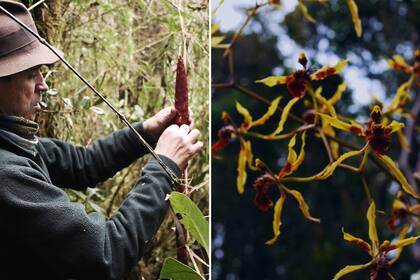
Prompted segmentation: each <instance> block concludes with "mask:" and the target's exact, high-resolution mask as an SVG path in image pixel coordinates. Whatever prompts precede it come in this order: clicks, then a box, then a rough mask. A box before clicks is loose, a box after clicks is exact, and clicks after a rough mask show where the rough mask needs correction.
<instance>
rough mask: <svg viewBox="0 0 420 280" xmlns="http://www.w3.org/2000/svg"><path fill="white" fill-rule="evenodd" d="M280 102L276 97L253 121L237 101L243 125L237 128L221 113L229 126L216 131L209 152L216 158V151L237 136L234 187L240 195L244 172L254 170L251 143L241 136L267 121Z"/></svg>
mask: <svg viewBox="0 0 420 280" xmlns="http://www.w3.org/2000/svg"><path fill="white" fill-rule="evenodd" d="M280 100H281V97H277V98H276V99H274V100H273V101H272V102H271V104H270V106H269V107H268V109H267V111H266V112H265V113H264V114H263V115H262V116H261V117H260V118H258V119H256V120H253V117H252V116H251V114H250V113H249V111H248V109H246V108H245V107H244V106H242V105H241V104H240V103H239V102H238V101H237V102H236V110H237V111H238V112H239V114H241V115H242V117H243V123H242V124H241V125H240V126H239V127H238V126H237V125H236V124H235V123H233V121H232V119H231V117H230V116H229V114H228V113H226V112H223V114H222V119H223V120H224V121H225V122H226V123H230V125H227V126H225V127H223V128H221V129H220V130H219V131H218V133H217V135H218V138H219V139H218V141H217V142H216V143H215V144H214V145H213V146H212V148H211V151H212V154H213V156H216V155H215V153H216V152H217V151H218V150H220V149H222V148H223V147H225V146H226V145H227V144H228V143H229V140H230V139H231V138H232V137H233V136H239V139H240V145H241V148H240V151H239V156H238V167H237V172H238V177H237V179H236V187H237V189H238V192H239V193H241V194H242V193H243V192H244V190H245V183H246V179H247V172H246V169H247V167H248V168H249V169H251V170H254V169H255V168H254V166H253V165H252V161H253V154H252V147H251V142H250V141H248V140H245V139H244V138H243V135H244V134H245V133H247V132H248V130H249V129H251V128H252V127H256V126H261V125H263V124H265V123H266V122H267V120H269V119H270V117H271V116H272V115H273V114H274V112H275V111H276V110H277V107H278V105H279V102H280ZM216 157H217V156H216Z"/></svg>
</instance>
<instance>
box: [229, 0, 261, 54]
mask: <svg viewBox="0 0 420 280" xmlns="http://www.w3.org/2000/svg"><path fill="white" fill-rule="evenodd" d="M265 5H268V2H267V3H263V4H258V3H257V4H256V5H255V7H254V8H252V9H250V10H249V12H248V16H247V18H246V19H245V22H244V23H243V24H242V26H241V27H240V28H239V30H238V32H236V33H235V34H234V35H233V38H232V40H231V41H230V43H229V47H228V48H227V49H226V50H225V53H224V56H226V55H228V54H229V52H230V51H231V50H232V49H233V47H234V46H235V44H236V42H237V41H238V39H239V37H240V35H241V34H242V32H243V31H244V29H245V27H246V26H247V25H248V24H249V23H250V22H251V19H252V18H253V17H254V16H255V15H256V14H257V12H258V10H259V9H260V8H261V7H263V6H265Z"/></svg>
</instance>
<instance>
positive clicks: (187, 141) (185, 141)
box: [155, 124, 203, 170]
mask: <svg viewBox="0 0 420 280" xmlns="http://www.w3.org/2000/svg"><path fill="white" fill-rule="evenodd" d="M199 136H200V132H199V131H198V130H197V129H193V130H191V128H190V127H189V126H188V125H186V124H183V125H181V126H177V125H175V124H173V125H171V126H170V127H168V128H167V129H166V130H165V131H164V132H163V133H162V135H161V136H160V138H159V141H158V142H157V145H156V149H155V152H156V153H157V154H160V155H164V156H167V157H168V158H170V159H172V160H173V161H174V162H175V163H176V164H178V166H179V167H180V168H181V169H182V170H183V169H184V168H185V167H186V166H187V163H188V160H190V159H191V158H192V157H193V156H194V155H196V154H197V153H198V152H199V151H200V150H201V149H202V148H203V142H201V141H198V137H199Z"/></svg>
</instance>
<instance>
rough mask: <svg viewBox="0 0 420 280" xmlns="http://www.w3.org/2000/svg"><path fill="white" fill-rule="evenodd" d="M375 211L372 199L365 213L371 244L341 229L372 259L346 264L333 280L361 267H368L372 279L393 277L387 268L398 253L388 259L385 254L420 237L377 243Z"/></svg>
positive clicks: (347, 239) (346, 236) (347, 238)
mask: <svg viewBox="0 0 420 280" xmlns="http://www.w3.org/2000/svg"><path fill="white" fill-rule="evenodd" d="M375 212H376V207H375V202H373V201H372V203H371V204H370V206H369V209H368V211H367V214H366V218H367V220H368V224H369V239H370V241H371V244H369V243H368V242H366V241H364V240H362V239H361V238H358V237H355V236H353V235H351V234H349V233H346V232H345V231H344V229H342V231H343V239H344V240H346V241H349V242H351V243H354V244H356V245H358V246H360V247H361V248H362V249H364V250H365V251H367V252H368V254H369V255H370V256H371V258H372V260H371V261H370V262H368V263H366V264H362V265H348V266H346V267H344V268H343V269H341V270H340V271H339V272H338V273H337V274H336V275H335V276H334V278H333V280H338V279H340V278H341V277H342V276H344V275H347V274H349V273H351V272H353V271H356V270H362V269H369V271H370V279H372V280H379V279H385V278H379V277H389V278H390V279H394V278H393V277H392V275H391V274H390V272H389V269H390V267H391V265H392V264H393V263H394V262H395V261H396V260H397V259H398V257H399V254H398V256H397V257H394V258H393V259H392V260H390V261H389V260H388V259H387V254H388V253H389V252H390V251H392V250H396V249H401V250H402V248H403V247H405V246H408V245H411V244H414V243H416V241H417V239H419V238H420V235H418V236H416V237H410V238H400V240H399V241H397V242H394V243H391V242H390V241H388V240H385V241H384V242H382V244H381V245H379V241H378V233H377V231H376V224H375V218H376V215H375Z"/></svg>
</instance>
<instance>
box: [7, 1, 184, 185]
mask: <svg viewBox="0 0 420 280" xmlns="http://www.w3.org/2000/svg"><path fill="white" fill-rule="evenodd" d="M0 10H1V11H3V12H4V13H5V14H6V15H7V16H9V17H10V18H11V19H13V20H14V21H15V22H16V23H18V24H19V25H20V26H22V27H23V28H24V29H25V30H26V31H28V32H29V33H31V34H32V35H33V36H34V37H35V38H36V39H38V41H39V42H40V43H41V44H43V45H45V46H46V47H47V48H48V49H49V50H50V51H51V52H53V53H54V54H55V55H56V56H57V57H58V58H59V59H60V60H61V61H62V62H63V63H64V64H65V65H66V66H67V67H68V68H69V69H70V70H71V71H72V72H73V73H74V74H75V75H76V76H77V77H78V78H79V79H80V80H81V81H82V82H83V83H85V85H86V86H87V87H89V88H90V89H91V90H92V91H93V92H94V93H95V94H96V95H97V96H98V97H99V98H100V99H101V100H102V101H103V102H104V103H105V104H106V105H108V107H109V108H110V109H111V110H112V111H114V113H115V114H116V115H117V116H118V118H119V119H120V120H121V122H122V123H124V124H125V125H126V126H127V127H128V128H129V129H130V130H131V131H132V132H133V133H134V134H135V135H136V137H137V138H138V140H139V141H140V143H141V144H142V145H143V146H144V147H145V148H146V149H147V150H148V151H149V152H150V153H151V155H152V156H153V157H154V158H155V159H156V160H157V161H158V163H159V165H160V166H161V167H162V168H163V170H164V171H165V172H166V174H168V176H169V178H170V180H171V183H172V185H173V186H174V188H175V187H176V185H178V184H179V181H180V180H179V178H178V177H177V176H176V175H175V174H174V173H173V171H172V170H171V169H170V168H169V167H168V166H166V164H165V163H164V162H163V161H162V160H161V159H160V157H159V156H158V155H157V154H156V153H155V151H154V150H153V148H152V147H151V146H150V145H149V144H148V143H147V142H146V140H144V138H143V137H142V136H141V135H140V133H138V131H137V130H135V129H134V127H133V126H132V125H131V124H130V123H129V122H128V120H127V119H126V117H125V116H124V115H123V114H122V113H120V112H119V111H118V110H117V109H116V108H115V107H114V106H113V105H112V104H111V103H110V102H109V101H108V100H107V99H106V98H105V97H104V96H103V95H102V94H101V93H99V91H97V90H96V89H95V88H94V87H93V86H92V85H91V84H90V83H89V82H88V81H87V80H86V79H85V78H84V77H83V76H82V75H81V74H79V72H78V71H77V70H76V69H75V68H74V67H73V66H71V65H70V63H69V62H67V60H66V59H65V58H63V57H61V56H60V54H59V53H58V52H57V51H56V50H55V49H54V48H53V47H52V46H51V45H50V44H49V43H48V42H47V41H46V40H45V39H44V38H42V37H41V36H39V35H38V34H37V33H36V32H35V31H33V30H32V29H30V28H29V27H28V26H27V25H26V24H24V23H23V22H22V21H20V20H19V19H18V18H16V17H15V16H14V15H13V14H11V13H10V12H9V11H7V10H6V9H5V8H3V7H2V6H0Z"/></svg>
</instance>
